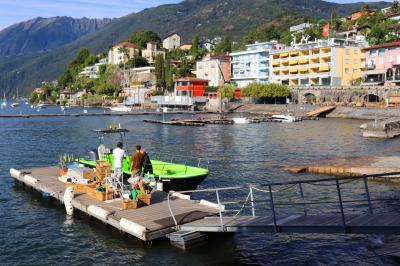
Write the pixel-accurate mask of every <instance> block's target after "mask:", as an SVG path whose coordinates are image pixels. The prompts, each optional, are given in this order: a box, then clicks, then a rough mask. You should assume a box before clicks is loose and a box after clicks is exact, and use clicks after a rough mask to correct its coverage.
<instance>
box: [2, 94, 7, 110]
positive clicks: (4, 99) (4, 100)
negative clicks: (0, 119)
mask: <svg viewBox="0 0 400 266" xmlns="http://www.w3.org/2000/svg"><path fill="white" fill-rule="evenodd" d="M6 106H7V99H6V92H5V91H3V102H2V103H1V107H6Z"/></svg>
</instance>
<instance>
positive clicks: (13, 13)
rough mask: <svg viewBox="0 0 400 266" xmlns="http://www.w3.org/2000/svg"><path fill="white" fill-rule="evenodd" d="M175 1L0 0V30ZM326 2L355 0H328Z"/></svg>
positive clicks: (118, 13)
mask: <svg viewBox="0 0 400 266" xmlns="http://www.w3.org/2000/svg"><path fill="white" fill-rule="evenodd" d="M282 1H284V0H282ZM367 1H368V0H367ZM370 1H371V0H370ZM370 1H369V2H370ZM178 2H181V0H0V30H1V29H3V28H5V27H7V26H10V25H12V24H15V23H18V22H21V21H25V20H29V19H32V18H35V17H54V16H70V17H74V18H81V17H89V18H104V17H107V18H115V17H121V16H124V15H127V14H130V13H132V12H138V11H141V10H143V9H144V8H148V7H154V6H158V5H162V4H169V3H178ZM330 2H339V3H351V2H356V1H354V0H331V1H330Z"/></svg>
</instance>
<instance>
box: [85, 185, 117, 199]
mask: <svg viewBox="0 0 400 266" xmlns="http://www.w3.org/2000/svg"><path fill="white" fill-rule="evenodd" d="M86 194H87V195H88V196H89V197H92V198H94V199H97V200H100V201H105V200H110V199H112V191H111V190H107V191H106V192H101V191H98V190H97V189H96V187H94V188H91V187H86ZM106 195H107V197H106Z"/></svg>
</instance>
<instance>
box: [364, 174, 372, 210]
mask: <svg viewBox="0 0 400 266" xmlns="http://www.w3.org/2000/svg"><path fill="white" fill-rule="evenodd" d="M364 186H365V194H366V195H367V201H368V209H369V214H373V212H372V204H371V198H370V195H369V189H368V177H364Z"/></svg>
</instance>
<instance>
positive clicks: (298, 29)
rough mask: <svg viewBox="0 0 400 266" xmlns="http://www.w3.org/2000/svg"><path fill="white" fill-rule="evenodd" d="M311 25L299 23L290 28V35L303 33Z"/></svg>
mask: <svg viewBox="0 0 400 266" xmlns="http://www.w3.org/2000/svg"><path fill="white" fill-rule="evenodd" d="M311 26H312V24H310V23H301V24H298V25H294V26H292V27H290V32H291V33H293V34H294V33H303V32H304V31H305V30H306V29H308V28H310V27H311Z"/></svg>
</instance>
